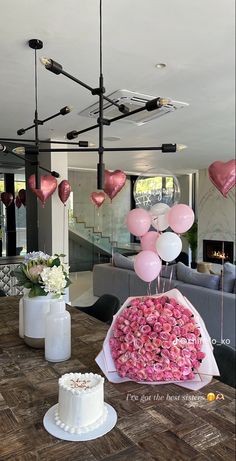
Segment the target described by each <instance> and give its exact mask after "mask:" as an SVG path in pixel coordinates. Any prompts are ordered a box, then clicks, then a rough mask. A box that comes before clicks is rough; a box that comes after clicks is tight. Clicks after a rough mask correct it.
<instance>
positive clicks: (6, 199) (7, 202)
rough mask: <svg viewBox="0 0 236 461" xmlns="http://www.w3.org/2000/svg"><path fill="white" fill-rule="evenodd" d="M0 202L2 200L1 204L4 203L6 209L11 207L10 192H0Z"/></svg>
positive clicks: (11, 196)
mask: <svg viewBox="0 0 236 461" xmlns="http://www.w3.org/2000/svg"><path fill="white" fill-rule="evenodd" d="M1 200H2V203H4V205H5V206H6V207H8V206H10V205H11V203H12V201H13V195H12V194H11V192H2V193H1Z"/></svg>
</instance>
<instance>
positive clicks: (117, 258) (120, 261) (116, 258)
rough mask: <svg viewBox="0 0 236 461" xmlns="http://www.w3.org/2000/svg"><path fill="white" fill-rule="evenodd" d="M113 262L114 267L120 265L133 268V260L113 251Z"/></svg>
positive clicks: (124, 267) (122, 267)
mask: <svg viewBox="0 0 236 461" xmlns="http://www.w3.org/2000/svg"><path fill="white" fill-rule="evenodd" d="M113 264H114V266H116V267H120V268H121V269H129V270H132V271H133V270H134V261H132V260H131V259H128V258H127V257H126V256H124V255H122V254H120V253H114V255H113Z"/></svg>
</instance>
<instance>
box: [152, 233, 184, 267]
mask: <svg viewBox="0 0 236 461" xmlns="http://www.w3.org/2000/svg"><path fill="white" fill-rule="evenodd" d="M156 249H157V253H158V254H159V256H160V258H161V259H163V261H167V262H170V261H174V259H175V258H177V256H179V254H180V252H181V250H182V241H181V238H180V237H179V236H178V235H177V234H175V233H174V232H165V233H164V234H161V235H160V237H158V239H157V242H156Z"/></svg>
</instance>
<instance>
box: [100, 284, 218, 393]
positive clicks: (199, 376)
mask: <svg viewBox="0 0 236 461" xmlns="http://www.w3.org/2000/svg"><path fill="white" fill-rule="evenodd" d="M162 296H167V297H168V298H174V299H175V300H176V301H177V302H178V304H182V305H183V306H184V307H186V308H187V309H189V310H190V311H191V312H192V314H193V316H194V320H195V323H196V325H197V327H198V328H199V329H200V332H201V336H202V337H201V340H202V347H201V351H202V352H204V353H205V358H204V359H203V360H202V363H201V365H200V367H199V368H198V370H197V371H195V376H194V379H191V380H188V381H176V380H175V381H156V382H154V381H138V382H139V384H168V383H174V384H177V385H178V386H181V387H184V388H187V389H190V390H199V389H201V388H202V387H204V386H206V385H207V384H208V383H210V382H211V380H212V378H213V376H219V369H218V367H217V364H216V361H215V358H214V355H213V346H212V343H211V338H210V336H209V334H208V332H207V329H206V326H205V323H204V321H203V319H202V318H201V316H200V315H199V313H198V311H197V310H196V309H195V308H194V306H193V305H192V304H191V303H190V302H189V301H188V299H187V298H185V297H184V296H183V295H182V294H181V293H180V292H179V291H178V290H177V289H176V288H174V289H172V290H170V291H167V292H166V293H161V294H158V295H153V296H150V297H151V298H159V297H162ZM137 298H139V299H140V298H148V296H132V297H130V298H128V299H127V300H126V301H125V302H124V304H123V305H122V307H121V308H120V309H119V312H118V313H117V314H116V315H115V316H114V317H113V322H112V325H111V327H110V328H109V330H108V332H107V335H106V338H105V340H104V343H103V348H102V350H101V352H100V353H99V354H98V356H97V357H96V362H97V364H98V365H99V367H100V368H101V370H102V371H103V373H104V375H105V376H106V377H107V379H108V381H111V382H112V383H123V382H126V381H132V379H130V378H128V377H124V378H122V377H121V376H119V374H118V372H117V370H116V366H115V363H114V360H113V358H112V355H111V349H110V344H109V340H110V338H111V337H112V330H113V326H114V323H115V321H116V319H117V317H118V316H119V315H120V314H121V312H122V311H123V310H124V309H125V308H126V307H127V306H129V305H130V302H131V300H132V299H137Z"/></svg>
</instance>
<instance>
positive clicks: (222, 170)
mask: <svg viewBox="0 0 236 461" xmlns="http://www.w3.org/2000/svg"><path fill="white" fill-rule="evenodd" d="M235 168H236V160H229V162H225V163H224V162H220V161H217V162H214V163H212V164H211V165H210V166H209V168H208V174H209V178H210V180H211V182H212V183H213V184H214V186H215V187H217V189H218V190H219V191H220V192H221V194H222V195H223V196H224V197H227V194H228V192H229V191H230V189H232V187H234V186H235V183H236V176H235Z"/></svg>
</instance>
